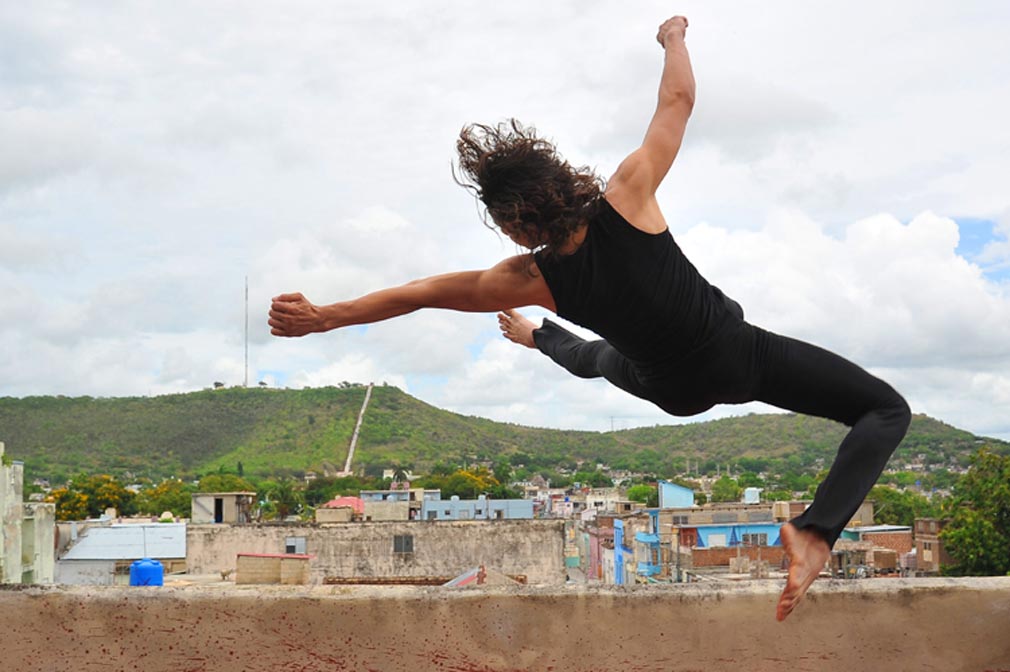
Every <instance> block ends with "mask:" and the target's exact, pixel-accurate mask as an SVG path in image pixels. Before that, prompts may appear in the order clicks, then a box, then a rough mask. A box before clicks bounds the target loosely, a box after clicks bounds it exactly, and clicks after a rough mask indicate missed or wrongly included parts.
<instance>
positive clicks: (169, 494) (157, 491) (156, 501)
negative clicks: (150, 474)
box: [137, 478, 193, 518]
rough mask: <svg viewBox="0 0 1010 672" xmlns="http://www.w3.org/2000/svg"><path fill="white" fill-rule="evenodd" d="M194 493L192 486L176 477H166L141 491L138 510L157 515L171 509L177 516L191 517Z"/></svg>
mask: <svg viewBox="0 0 1010 672" xmlns="http://www.w3.org/2000/svg"><path fill="white" fill-rule="evenodd" d="M192 495H193V487H192V486H190V485H187V484H186V483H183V482H182V481H179V480H177V479H174V478H170V479H166V480H164V481H162V482H161V483H159V484H158V485H155V486H151V487H148V488H144V489H143V490H141V491H140V494H139V495H137V510H138V512H140V513H149V514H152V515H155V516H157V515H161V514H162V513H164V512H165V511H171V512H172V515H174V516H176V517H177V518H189V517H190V516H191V515H192V503H193V497H192Z"/></svg>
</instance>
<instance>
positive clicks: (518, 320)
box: [498, 310, 537, 348]
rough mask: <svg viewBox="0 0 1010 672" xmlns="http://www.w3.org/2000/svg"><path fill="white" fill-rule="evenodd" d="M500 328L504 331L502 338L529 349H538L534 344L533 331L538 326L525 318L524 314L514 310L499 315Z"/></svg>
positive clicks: (504, 311)
mask: <svg viewBox="0 0 1010 672" xmlns="http://www.w3.org/2000/svg"><path fill="white" fill-rule="evenodd" d="M498 328H499V329H501V330H502V336H504V337H505V338H507V339H509V340H510V341H512V342H513V343H518V344H519V345H525V346H526V347H527V348H535V347H537V344H536V343H534V342H533V330H534V329H536V328H537V325H535V324H533V323H532V322H530V321H529V320H527V319H526V318H525V317H523V315H522V313H517V312H516V311H514V310H503V311H502V312H500V313H498Z"/></svg>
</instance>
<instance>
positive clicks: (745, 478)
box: [736, 471, 765, 488]
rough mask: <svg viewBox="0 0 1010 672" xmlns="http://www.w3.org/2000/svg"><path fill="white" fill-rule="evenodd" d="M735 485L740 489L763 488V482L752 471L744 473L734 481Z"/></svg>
mask: <svg viewBox="0 0 1010 672" xmlns="http://www.w3.org/2000/svg"><path fill="white" fill-rule="evenodd" d="M736 483H737V485H739V486H740V487H741V488H763V487H765V482H764V480H763V479H762V478H761V477H760V476H758V475H757V474H755V473H754V472H752V471H745V472H743V473H742V474H740V475H739V476H738V477H737V479H736Z"/></svg>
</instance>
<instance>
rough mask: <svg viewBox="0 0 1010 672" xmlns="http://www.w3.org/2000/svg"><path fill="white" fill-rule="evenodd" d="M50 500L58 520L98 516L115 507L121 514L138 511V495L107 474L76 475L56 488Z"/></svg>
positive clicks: (127, 514) (129, 514)
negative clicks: (64, 484)
mask: <svg viewBox="0 0 1010 672" xmlns="http://www.w3.org/2000/svg"><path fill="white" fill-rule="evenodd" d="M47 499H48V501H50V502H53V503H55V504H56V519H57V520H84V519H85V518H99V517H101V516H102V515H103V514H104V513H105V511H106V509H109V508H113V509H115V510H116V512H117V513H118V514H119V515H121V516H132V515H133V514H135V513H137V501H136V500H137V497H136V495H135V494H134V493H132V492H131V491H129V490H127V489H126V488H125V487H124V486H123V485H122V484H121V483H120V482H119V481H117V480H116V479H115V478H114V477H113V476H109V475H108V474H97V475H93V476H88V475H85V474H81V475H79V476H76V477H75V478H74V479H73V480H72V481H71V482H70V483H69V484H68V485H67V487H65V488H57V489H56V490H53V491H52V492H51V493H50V495H49V497H48V498H47Z"/></svg>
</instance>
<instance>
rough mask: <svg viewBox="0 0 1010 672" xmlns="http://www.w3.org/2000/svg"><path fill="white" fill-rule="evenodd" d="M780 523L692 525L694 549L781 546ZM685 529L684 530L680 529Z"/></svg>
mask: <svg viewBox="0 0 1010 672" xmlns="http://www.w3.org/2000/svg"><path fill="white" fill-rule="evenodd" d="M782 525H783V524H782V523H725V524H714V525H692V526H691V527H690V529H692V530H695V531H696V533H697V536H695V541H694V544H693V546H694V547H695V548H724V547H727V546H781V545H782V540H781V539H780V538H779V530H781V529H782ZM682 529H685V528H682Z"/></svg>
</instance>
